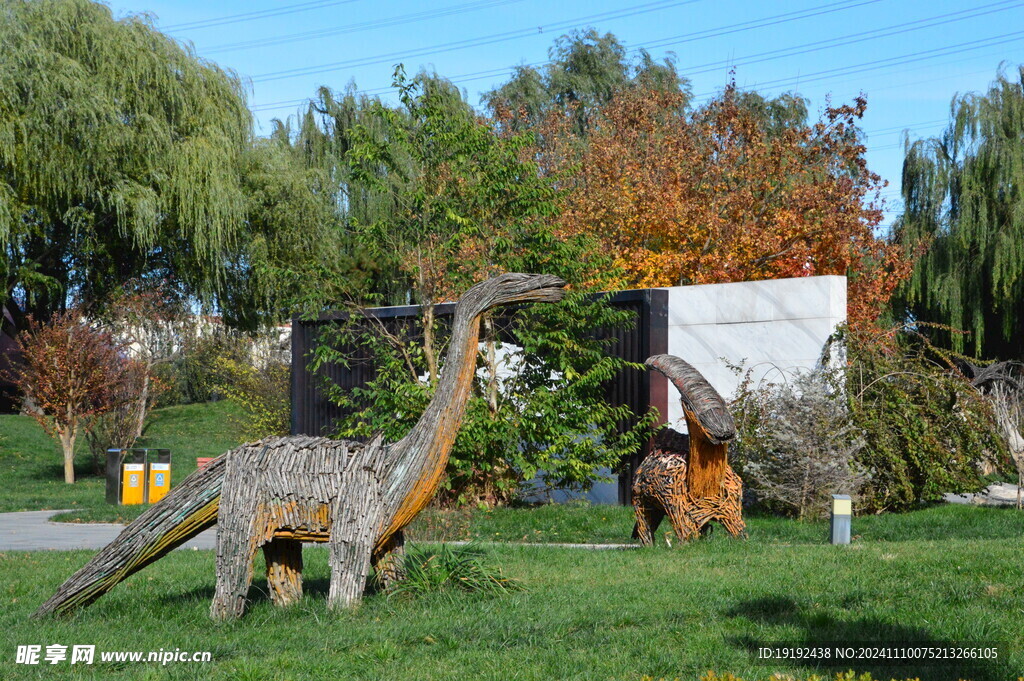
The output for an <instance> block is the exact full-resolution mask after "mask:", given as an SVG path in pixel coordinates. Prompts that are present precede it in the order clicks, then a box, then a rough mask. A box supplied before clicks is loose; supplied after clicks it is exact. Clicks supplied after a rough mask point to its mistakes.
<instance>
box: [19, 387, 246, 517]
mask: <svg viewBox="0 0 1024 681" xmlns="http://www.w3.org/2000/svg"><path fill="white" fill-rule="evenodd" d="M236 415H237V411H236V408H235V407H233V406H232V405H231V404H230V403H228V402H226V401H224V402H211V403H208V404H190V405H184V406H179V407H166V408H164V409H157V410H155V411H154V412H153V414H152V417H151V419H150V423H149V425H148V426H147V429H146V433H145V436H144V437H143V439H142V440H141V441H140V442H139V443H138V445H137V446H139V447H162V448H168V449H170V450H171V456H172V466H171V476H172V484H173V483H174V482H176V481H180V480H182V479H184V477H185V476H186V475H188V474H189V473H191V472H192V471H194V470H195V468H196V457H201V456H218V455H220V454H223V453H224V452H226V451H227V450H228V449H231V448H232V447H235V446H237V445H238V439H237V437H236V436H235V435H234V430H233V428H232V425H231V424H232V423H233V420H234V419H235V417H236ZM79 440H80V442H79V444H80V446H79V447H78V451H77V456H76V458H75V476H76V479H77V482H75V484H73V485H68V484H66V483H65V482H64V469H63V465H64V464H63V460H62V458H61V450H60V445H59V444H58V443H57V441H56V440H54V439H53V438H51V437H49V436H48V435H46V433H44V432H43V430H42V429H41V428H40V427H39V425H38V424H36V422H35V421H33V420H32V419H31V418H29V417H28V416H20V415H10V414H4V415H0V512H4V511H37V510H42V509H48V508H69V509H75V511H74V513H72V514H69V517H70V518H71V519H77V520H82V521H93V522H95V521H105V522H112V521H117V520H130V519H132V518H134V517H136V516H137V515H138V514H139V513H141V512H142V509H143V507H142V506H138V507H133V506H125V507H120V508H119V507H116V506H110V505H109V504H107V503H106V501H104V495H105V492H104V490H105V482H104V479H103V476H102V473H100V474H99V475H97V474H96V471H95V468H94V466H93V462H92V457H91V456H90V455H89V451H88V447H87V446H86V445H85V442H84V441H83V440H84V437H83V438H79Z"/></svg>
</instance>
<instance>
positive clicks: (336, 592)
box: [36, 274, 565, 619]
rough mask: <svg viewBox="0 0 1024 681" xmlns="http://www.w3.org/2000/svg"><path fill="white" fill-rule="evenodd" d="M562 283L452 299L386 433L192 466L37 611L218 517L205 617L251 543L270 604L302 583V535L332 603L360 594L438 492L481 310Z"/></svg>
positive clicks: (237, 588)
mask: <svg viewBox="0 0 1024 681" xmlns="http://www.w3.org/2000/svg"><path fill="white" fill-rule="evenodd" d="M564 285H565V282H563V281H562V280H561V279H559V278H558V277H553V276H549V275H527V274H505V275H501V276H499V277H495V278H493V279H490V280H488V281H485V282H483V283H481V284H477V285H476V286H474V287H473V288H471V289H470V290H469V291H467V292H466V294H465V295H464V296H463V297H462V298H461V299H460V300H459V304H458V305H457V306H456V310H455V319H454V321H453V323H452V339H451V343H450V345H449V350H448V355H447V357H446V360H445V364H444V368H443V370H442V372H441V378H440V380H439V381H438V385H437V386H436V389H435V396H434V399H433V400H432V401H431V403H430V404H429V405H428V406H427V408H426V410H425V411H424V413H423V414H422V416H421V417H420V419H419V421H418V422H417V424H416V425H415V426H414V427H413V428H412V430H411V431H410V432H409V433H408V435H406V436H405V437H404V438H402V439H401V440H399V441H398V442H396V443H390V444H389V443H385V442H383V441H382V439H381V438H380V437H376V438H374V439H372V440H371V441H369V442H367V443H359V442H348V441H337V440H329V439H327V438H313V437H302V436H298V437H286V438H269V439H266V440H263V441H261V442H257V443H255V444H249V445H244V446H242V447H239V448H238V449H235V450H232V451H230V452H228V453H226V454H224V455H223V456H221V457H219V458H217V459H215V460H214V461H212V462H211V463H210V464H209V465H208V466H207V467H206V468H204V469H202V470H200V471H197V472H196V473H193V474H192V475H190V476H189V477H188V478H186V479H185V480H184V481H183V482H182V483H181V484H180V485H179V486H178V487H176V488H175V489H173V490H172V491H171V492H170V493H169V494H168V495H167V496H166V497H165V498H164V499H163V500H161V501H160V502H159V503H157V504H155V505H154V506H153V507H152V508H150V509H149V510H147V511H146V512H145V513H143V514H142V515H141V516H139V517H138V518H137V519H136V520H135V521H134V522H132V523H131V524H130V525H128V527H126V528H125V530H124V531H123V532H122V533H121V535H120V536H118V538H117V539H115V540H114V541H113V542H112V543H111V544H110V545H108V546H107V547H106V548H104V549H102V550H101V551H100V552H99V553H98V554H97V555H96V556H95V557H94V558H93V559H92V560H91V561H90V562H89V563H87V564H86V565H85V567H83V568H82V569H81V570H79V571H78V572H77V573H75V574H74V575H73V576H72V577H71V578H70V579H69V580H68V581H67V582H65V584H64V585H63V586H61V588H60V589H59V590H58V591H57V593H56V594H54V595H53V596H52V597H51V598H50V599H49V600H48V601H47V602H46V603H44V604H43V605H42V606H41V607H40V608H39V610H38V611H37V612H36V616H39V615H45V614H48V613H63V612H68V611H70V610H72V609H74V608H75V607H79V606H82V605H86V604H88V603H91V602H92V601H94V600H95V599H96V598H99V597H100V596H101V595H103V594H104V593H106V592H107V591H109V590H110V589H111V588H113V587H114V586H115V585H116V584H117V583H119V582H120V581H122V580H123V579H125V578H126V577H128V576H129V575H131V574H132V573H134V572H137V571H138V570H140V569H142V568H143V567H145V566H146V565H148V564H149V563H151V562H153V561H154V560H157V559H158V558H160V557H161V556H163V555H166V554H167V553H168V552H169V551H171V550H172V549H174V548H176V547H177V546H180V545H181V544H182V543H184V542H185V541H187V540H188V539H189V538H191V537H193V536H195V535H196V534H198V533H199V532H201V531H202V530H204V529H206V528H208V527H210V526H212V525H213V524H215V523H216V524H217V588H216V594H215V596H214V600H213V604H212V606H211V616H213V617H214V618H216V619H225V618H230V617H237V616H239V615H241V614H242V612H243V610H244V607H245V598H246V592H247V591H248V588H249V583H250V581H251V579H252V560H253V556H254V554H255V552H256V551H257V550H258V549H260V548H262V549H263V551H264V555H265V557H266V562H267V579H268V582H269V585H270V590H271V597H272V599H273V600H274V602H275V603H277V604H280V605H285V604H288V603H292V602H294V601H295V600H296V599H298V598H299V597H300V596H301V594H302V581H301V575H302V553H301V543H302V542H305V541H314V542H328V543H329V544H330V549H331V556H330V564H331V584H330V592H329V595H328V604H329V605H330V606H331V607H344V606H348V605H353V604H355V603H357V602H358V601H359V599H360V598H361V596H362V591H363V587H364V584H365V580H366V576H367V574H368V573H369V569H370V567H371V564H376V566H377V568H378V570H379V571H381V572H382V573H383V574H384V576H385V578H387V577H388V576H391V577H394V576H395V574H396V572H397V569H398V555H399V553H400V551H401V548H402V544H403V536H402V530H403V528H404V527H405V526H406V525H408V524H409V522H411V521H412V519H413V518H414V517H415V516H416V514H418V513H419V512H420V511H421V510H422V509H423V508H424V507H426V505H427V504H429V503H430V500H431V498H432V497H433V495H434V493H435V492H436V491H437V488H438V486H439V485H440V483H441V480H442V479H443V477H444V471H445V467H446V466H447V463H448V456H449V454H450V452H451V448H452V445H453V444H454V441H455V436H456V434H457V432H458V429H459V426H460V425H461V422H462V417H463V414H464V412H465V407H466V401H467V399H468V397H469V393H470V390H471V388H472V381H473V375H474V371H475V368H476V352H477V346H478V342H479V324H480V317H481V315H482V314H483V313H484V312H486V311H487V310H489V309H491V308H494V307H497V306H500V305H509V304H514V303H524V302H556V301H558V300H560V299H561V297H562V295H563V292H562V290H561V289H562V287H563V286H564Z"/></svg>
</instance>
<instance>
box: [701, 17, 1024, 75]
mask: <svg viewBox="0 0 1024 681" xmlns="http://www.w3.org/2000/svg"><path fill="white" fill-rule="evenodd" d="M1021 5H1024V3H1022V2H1018V1H1016V0H1002V1H1001V2H995V3H992V4H990V5H983V6H981V7H976V8H973V9H966V10H960V11H959V12H948V13H946V14H939V15H937V16H933V17H927V18H925V19H918V20H916V21H908V22H904V23H902V24H893V25H892V26H885V27H883V28H876V29H872V30H870V31H861V32H859V33H850V34H847V35H843V36H838V37H836V38H829V39H827V40H818V41H815V42H811V43H804V44H803V45H794V46H792V47H785V48H781V49H778V50H770V51H768V52H759V53H757V54H752V55H748V56H746V57H740V58H739V59H737V60H722V61H717V62H708V63H705V64H698V65H696V66H693V67H690V68H689V69H687V71H686V74H687V75H689V76H695V75H700V74H703V73H710V72H712V71H717V70H718V69H717V68H714V67H722V66H730V67H733V66H749V65H750V64H759V63H761V62H765V61H771V60H773V59H782V58H785V57H794V56H799V55H804V54H809V53H811V52H817V51H819V50H825V49H829V48H832V47H846V46H847V45H852V44H855V43H860V42H865V41H868V40H877V39H879V38H888V37H890V36H894V35H902V34H905V33H909V32H911V31H920V30H923V29H926V28H934V27H935V26H942V25H943V24H950V23H954V22H957V21H965V20H967V19H974V18H976V17H980V16H984V15H986V14H993V13H995V12H1004V11H1006V10H1008V9H1013V8H1014V7H1020V6H1021ZM982 10H984V11H982ZM961 15H963V16H961ZM804 48H808V49H804ZM756 57H761V58H760V59H757V58H756ZM705 67H712V68H705Z"/></svg>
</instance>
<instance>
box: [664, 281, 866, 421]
mask: <svg viewBox="0 0 1024 681" xmlns="http://www.w3.org/2000/svg"><path fill="white" fill-rule="evenodd" d="M668 292H669V299H668V300H669V303H668V304H669V311H668V352H669V354H671V355H676V356H678V357H682V358H683V359H685V360H686V361H687V362H689V363H690V364H692V365H693V366H694V367H696V368H697V369H698V370H699V371H700V372H701V373H702V374H704V376H705V378H707V379H708V381H709V382H710V383H711V385H713V386H714V387H715V389H717V390H718V392H719V393H720V394H721V395H722V397H724V398H725V399H726V400H729V399H732V397H733V395H734V393H735V390H736V387H737V385H738V384H739V381H740V377H738V376H737V375H736V374H735V373H733V372H732V371H730V370H729V366H728V365H729V363H732V364H741V363H742V364H743V366H744V370H746V369H748V368H752V369H753V378H754V380H755V381H762V380H765V381H778V380H782V379H783V377H784V375H785V374H786V373H792V372H793V371H799V370H801V369H810V368H813V367H814V365H815V364H816V363H817V361H818V358H819V357H820V356H821V351H822V348H823V346H824V344H825V341H826V339H827V338H828V337H829V335H830V334H831V333H832V332H833V331H834V330H835V328H836V325H838V324H841V323H843V322H845V321H846V277H840V276H828V277H801V278H798V279H773V280H767V281H750V282H742V283H737V284H709V285H704V286H678V287H674V288H670V289H668ZM682 417H683V412H682V407H681V406H680V404H679V399H678V393H677V392H676V390H675V388H672V387H670V388H669V415H668V418H669V423H670V424H673V427H675V428H676V429H679V430H685V425H684V422H683V421H682Z"/></svg>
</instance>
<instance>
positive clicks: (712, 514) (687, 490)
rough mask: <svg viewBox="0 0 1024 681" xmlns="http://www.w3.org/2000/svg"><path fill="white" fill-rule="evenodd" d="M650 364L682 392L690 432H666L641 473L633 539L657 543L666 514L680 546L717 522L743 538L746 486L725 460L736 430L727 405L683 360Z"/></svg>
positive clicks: (636, 485)
mask: <svg viewBox="0 0 1024 681" xmlns="http://www.w3.org/2000/svg"><path fill="white" fill-rule="evenodd" d="M646 364H647V366H649V367H651V368H653V369H656V370H657V371H659V372H661V373H662V374H664V375H665V376H666V377H668V379H669V380H670V381H672V383H673V385H675V386H676V388H677V389H678V390H679V393H680V396H681V398H682V403H683V414H684V415H685V417H686V424H687V426H688V429H689V431H690V433H689V435H684V434H683V433H679V432H676V431H675V430H672V429H671V428H665V429H663V430H662V431H661V432H659V433H658V435H657V436H656V437H655V441H654V447H653V451H652V452H651V453H650V454H649V455H648V456H647V458H645V459H644V460H643V462H642V463H641V464H640V467H639V468H638V469H637V471H636V477H635V478H634V480H633V507H634V510H635V512H636V525H635V527H634V528H633V536H634V537H636V538H638V539H640V543H641V544H645V545H650V544H653V543H654V533H655V531H657V529H658V525H660V524H661V521H662V519H663V518H664V517H665V516H666V515H668V519H669V522H670V523H671V524H672V530H673V531H674V532H675V534H676V536H677V537H678V538H679V539H680V541H686V540H688V539H689V538H690V537H692V536H694V535H697V534H699V533H701V532H702V531H704V530H706V529H710V528H709V527H708V526H707V524H708V523H709V522H710V521H712V520H717V521H718V522H720V523H722V525H723V526H724V527H725V529H726V530H727V531H728V532H729V534H731V535H733V536H734V537H735V536H740V535H742V534H743V533H744V532H743V531H744V527H745V526H744V523H743V505H742V500H743V483H742V482H741V481H740V477H739V476H738V475H736V473H735V471H733V469H732V468H730V467H729V462H728V461H727V458H726V457H727V451H728V447H729V444H728V442H729V440H732V439H733V438H734V437H735V436H736V425H735V424H734V423H733V420H732V416H731V415H730V414H729V409H728V408H727V407H726V405H725V400H723V399H722V396H721V395H719V394H718V391H716V390H715V389H714V388H713V387H711V384H710V383H708V382H707V380H706V379H705V378H704V376H702V375H701V373H700V372H699V371H697V370H696V369H694V368H693V367H692V366H690V365H689V364H688V363H687V362H685V361H683V360H682V359H680V358H678V357H674V356H672V355H654V356H653V357H649V358H648V359H647V362H646Z"/></svg>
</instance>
